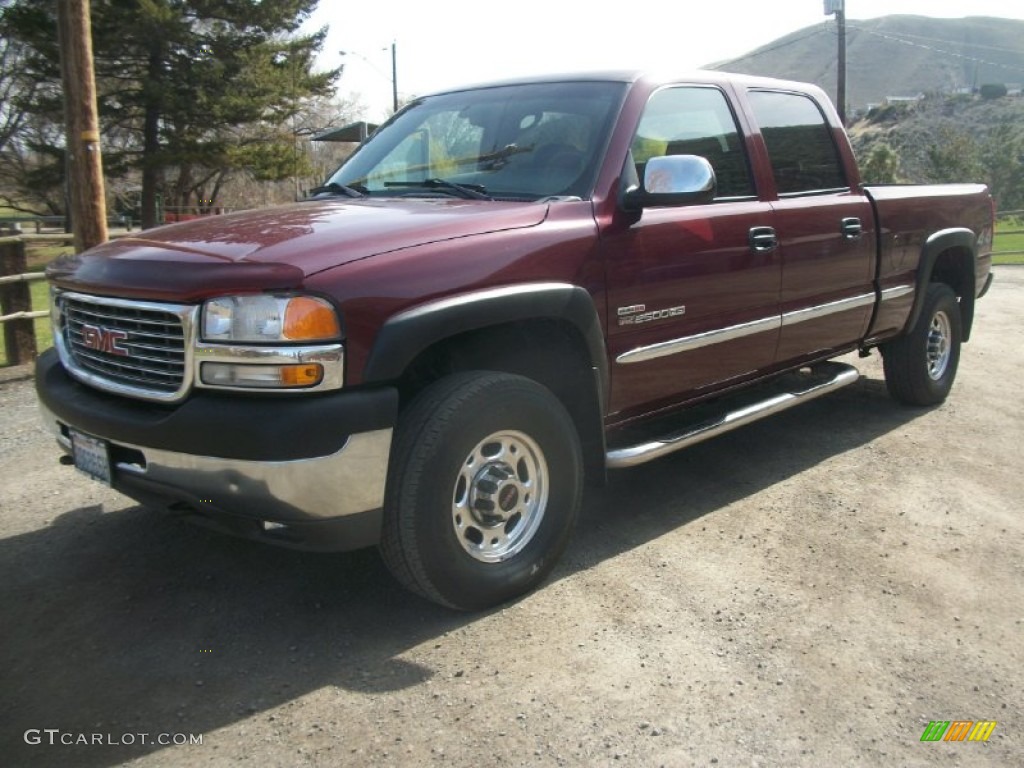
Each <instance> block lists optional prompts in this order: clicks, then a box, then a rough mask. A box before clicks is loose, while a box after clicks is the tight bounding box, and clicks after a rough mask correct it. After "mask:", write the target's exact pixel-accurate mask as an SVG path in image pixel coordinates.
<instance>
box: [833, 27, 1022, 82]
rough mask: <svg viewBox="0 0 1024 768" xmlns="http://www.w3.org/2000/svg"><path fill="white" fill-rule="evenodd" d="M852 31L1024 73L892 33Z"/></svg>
mask: <svg viewBox="0 0 1024 768" xmlns="http://www.w3.org/2000/svg"><path fill="white" fill-rule="evenodd" d="M851 29H855V30H857V31H858V32H863V33H864V34H866V35H874V36H875V37H880V38H882V39H884V40H889V41H891V42H894V43H900V44H901V45H908V46H910V47H911V48H921V49H922V50H925V51H931V52H932V53H939V54H942V55H943V56H951V57H953V58H957V59H963V60H964V61H970V62H973V63H975V64H984V65H986V66H989V67H997V68H999V69H1006V70H1009V71H1011V72H1024V67H1015V66H1013V65H1011V64H1003V63H1001V62H998V61H988V60H987V59H979V58H978V57H976V56H968V55H967V54H964V53H957V52H956V51H947V50H943V49H941V48H935V47H934V46H930V45H924V44H923V43H917V42H914V41H913V40H907V39H905V38H903V37H901V36H899V35H895V34H892V33H887V32H877V31H875V30H873V29H867V28H866V27H851ZM947 42H949V43H950V44H952V45H957V43H954V42H952V41H947Z"/></svg>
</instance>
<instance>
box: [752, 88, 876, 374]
mask: <svg viewBox="0 0 1024 768" xmlns="http://www.w3.org/2000/svg"><path fill="white" fill-rule="evenodd" d="M747 98H748V101H749V104H750V107H751V111H752V113H753V115H754V118H755V120H756V122H757V124H758V126H759V127H760V130H761V135H762V137H763V139H764V143H765V147H766V149H767V153H768V158H769V161H770V164H771V170H772V174H773V176H774V180H775V187H776V199H775V200H774V201H773V202H772V208H773V209H774V211H775V217H774V219H775V221H774V226H775V230H776V234H777V236H778V242H779V252H780V255H781V262H782V292H781V307H780V309H781V312H782V332H781V336H780V338H779V349H778V353H777V355H776V360H777V362H779V363H793V362H797V361H798V360H800V359H807V360H809V359H812V358H815V357H821V356H823V355H824V354H826V353H827V352H828V351H831V350H836V349H839V348H841V347H848V346H850V345H851V344H853V343H854V342H856V341H858V340H859V339H861V338H863V335H864V334H865V333H866V331H867V326H868V322H869V321H870V318H871V312H872V308H873V306H874V302H875V293H874V284H873V277H874V268H875V232H874V231H873V230H874V214H873V212H872V209H871V205H870V203H869V201H868V198H867V197H866V196H865V195H863V194H862V193H861V192H860V191H859V190H857V189H853V188H851V185H850V180H849V179H847V177H846V173H845V171H844V165H843V163H842V161H841V156H840V152H839V145H838V144H837V141H836V137H835V135H834V132H833V129H832V127H831V126H830V125H829V123H828V122H827V121H826V119H825V116H824V114H823V113H822V110H821V108H820V107H819V106H818V104H817V103H816V102H815V101H814V100H813V99H812V98H810V97H809V96H808V95H806V94H803V93H795V92H788V91H774V90H762V89H752V90H749V91H748V92H747Z"/></svg>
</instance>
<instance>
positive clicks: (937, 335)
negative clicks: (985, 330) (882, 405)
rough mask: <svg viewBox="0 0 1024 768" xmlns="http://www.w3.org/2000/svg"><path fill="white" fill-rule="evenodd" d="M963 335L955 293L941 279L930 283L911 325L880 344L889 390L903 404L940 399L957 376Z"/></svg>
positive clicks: (923, 404) (918, 403) (945, 394)
mask: <svg viewBox="0 0 1024 768" xmlns="http://www.w3.org/2000/svg"><path fill="white" fill-rule="evenodd" d="M962 338H963V330H962V323H961V319H960V305H959V303H958V302H957V299H956V294H954V293H953V289H952V288H950V287H949V286H948V285H946V284H944V283H930V284H929V285H928V288H927V293H926V294H925V299H924V306H923V307H922V308H921V315H920V316H919V317H918V319H917V323H915V325H914V327H913V328H911V329H910V332H909V333H907V334H906V335H904V336H901V337H900V338H898V339H896V340H895V341H891V342H889V343H888V344H885V345H883V346H882V360H883V362H884V366H885V384H886V387H887V388H888V389H889V394H890V395H892V396H893V397H894V398H895V399H896V400H898V401H899V402H901V403H905V404H906V405H917V406H928V405H938V404H939V403H941V402H943V401H944V400H945V399H946V396H947V395H948V394H949V390H950V389H951V388H952V386H953V380H954V379H955V378H956V369H957V366H958V365H959V363H960V341H961V339H962Z"/></svg>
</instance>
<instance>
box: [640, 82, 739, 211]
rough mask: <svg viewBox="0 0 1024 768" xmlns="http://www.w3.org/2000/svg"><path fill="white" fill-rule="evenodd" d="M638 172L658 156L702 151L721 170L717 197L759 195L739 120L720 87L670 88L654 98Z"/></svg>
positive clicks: (717, 173) (717, 174)
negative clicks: (741, 137)
mask: <svg viewBox="0 0 1024 768" xmlns="http://www.w3.org/2000/svg"><path fill="white" fill-rule="evenodd" d="M631 149H632V153H633V162H634V163H636V169H637V176H638V178H641V179H642V178H643V173H644V167H645V166H646V164H647V161H648V160H650V159H651V158H652V157H663V156H665V155H698V156H700V157H703V158H705V159H706V160H707V161H708V162H709V163H711V167H712V168H714V169H715V178H716V179H717V181H718V190H717V192H716V197H715V199H720V198H736V197H749V196H752V195H753V194H754V185H753V183H752V181H751V178H750V168H749V165H748V164H747V157H746V153H745V152H744V148H743V142H742V140H741V139H740V132H739V130H738V128H737V127H736V120H735V118H734V117H733V114H732V111H731V110H730V109H729V103H728V102H727V101H726V98H725V94H723V93H722V92H721V91H719V90H718V89H717V88H701V87H681V88H665V89H663V90H660V91H658V92H656V93H655V94H654V95H653V96H651V98H650V101H648V102H647V106H646V108H645V109H644V113H643V116H642V117H641V118H640V125H639V127H638V128H637V132H636V136H635V137H634V139H633V145H632V148H631Z"/></svg>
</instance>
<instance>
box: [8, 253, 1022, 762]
mask: <svg viewBox="0 0 1024 768" xmlns="http://www.w3.org/2000/svg"><path fill="white" fill-rule="evenodd" d="M1022 329H1024V268H1001V269H998V271H997V275H996V283H995V285H994V286H993V288H992V291H991V293H990V294H989V296H987V297H986V298H985V299H984V300H983V301H982V302H981V304H980V307H979V316H978V320H977V324H976V332H975V337H974V339H973V340H972V342H971V343H970V344H968V345H967V346H966V347H965V348H964V354H963V358H962V361H961V368H960V375H959V378H958V381H957V384H956V386H955V387H954V390H953V393H952V395H951V397H950V399H949V400H948V402H947V403H946V404H945V405H944V406H942V407H940V408H937V409H934V410H912V409H906V408H903V407H900V406H898V405H896V404H894V403H893V402H892V401H890V400H889V399H888V397H887V396H886V394H885V389H884V384H883V382H882V378H881V368H880V364H879V361H878V359H877V357H872V358H870V359H868V360H863V361H857V364H858V366H859V367H860V368H861V371H862V372H863V374H864V377H863V378H862V380H861V381H860V382H859V383H858V384H856V385H854V386H852V387H849V388H847V389H846V390H843V391H841V392H839V393H837V394H835V395H832V396H830V397H828V398H825V399H822V400H819V401H816V402H814V403H810V404H808V405H805V406H801V408H798V409H796V410H794V411H790V412H788V413H787V414H784V415H781V416H777V417H775V418H774V419H771V420H768V421H764V422H761V423H759V424H756V425H753V426H751V427H747V428H745V429H743V430H741V431H739V432H735V433H733V434H731V435H727V436H725V437H722V438H719V439H717V440H714V441H711V442H708V443H705V444H703V445H700V446H698V447H696V448H693V449H691V450H689V451H687V452H684V453H681V454H677V455H676V456H674V457H670V458H667V459H662V460H660V461H658V462H655V463H652V464H649V465H647V466H644V467H641V468H638V469H635V470H631V471H628V472H623V473H620V474H616V475H614V477H613V482H612V484H611V486H610V487H609V488H607V489H605V490H603V491H599V492H598V491H590V492H588V495H587V497H586V500H585V503H584V510H583V514H582V518H581V521H580V524H579V527H578V530H577V533H576V536H575V539H574V541H573V543H572V544H571V545H570V548H569V551H568V553H567V556H566V557H565V559H564V561H563V562H562V563H561V565H560V566H559V567H558V569H557V570H556V572H555V574H554V576H553V577H552V579H551V580H550V581H549V582H548V583H547V584H546V585H545V586H544V587H543V588H542V589H540V590H539V591H537V592H536V593H534V594H532V595H530V596H528V597H526V598H524V599H522V600H520V601H518V602H516V603H514V604H512V605H509V606H507V607H505V608H503V609H500V610H496V611H493V612H490V613H486V614H481V615H462V614H456V613H451V612H448V611H445V610H442V609H439V608H436V607H434V606H433V605H431V604H428V603H426V602H423V601H422V600H419V599H417V598H415V597H413V596H411V595H409V594H406V593H405V592H403V591H402V590H401V589H400V588H399V587H397V586H396V585H395V583H394V582H393V581H392V580H391V579H390V577H389V576H388V574H387V572H386V571H385V570H384V567H383V566H382V564H381V562H380V560H379V559H378V557H377V555H376V554H375V553H374V552H372V551H370V552H360V553H355V554H348V555H309V554H303V553H298V552H290V551H285V550H276V549H272V548H268V547H263V546H260V545H256V544H252V543H247V542H243V541H236V540H232V539H229V538H225V537H221V536H218V535H216V534H214V533H209V532H206V531H204V530H200V529H195V528H192V527H188V526H186V525H185V524H183V523H181V522H178V521H175V520H171V519H167V518H164V517H162V516H160V515H159V514H157V513H155V512H152V511H149V510H146V509H143V508H140V507H139V506H137V505H135V504H134V503H132V502H130V501H128V500H126V499H125V498H123V497H120V496H119V495H117V494H116V493H114V492H112V491H110V490H109V489H106V488H104V487H103V486H101V485H99V484H98V483H95V482H93V481H91V480H88V479H86V478H85V477H84V476H81V475H79V474H78V473H76V472H75V471H74V470H72V469H69V468H67V467H62V466H60V465H59V464H58V463H57V455H58V451H57V449H56V447H55V445H54V444H53V443H52V442H51V441H50V439H49V438H48V437H47V436H46V435H44V434H43V433H42V432H41V430H40V429H39V428H38V427H37V414H36V408H35V405H34V399H33V394H32V389H31V382H30V381H26V380H21V381H9V382H7V383H5V384H0V609H2V613H0V622H2V628H0V652H2V660H3V662H2V666H0V755H4V757H2V758H0V761H2V762H3V763H4V764H6V765H12V766H29V765H31V766H35V765H54V766H65V765H80V766H91V767H97V768H99V767H101V766H114V765H132V766H145V767H146V768H151V767H155V766H178V765H203V766H229V765H232V766H233V765H238V764H240V763H243V764H252V765H259V766H305V765H331V766H369V765H372V766H378V765H380V766H421V765H423V766H426V765H435V764H436V765H449V766H452V765H454V766H492V765H494V766H505V765H507V766H556V765H564V766H588V767H589V766H604V765H636V766H658V765H664V766H688V765H719V766H780V765H787V766H826V765H827V766H840V765H844V766H845V765H864V766H878V765H906V766H918V765H942V766H946V765H953V766H956V765H964V766H967V765H970V766H976V765H989V766H1010V765H1022V764H1024V735H1022V729H1024V719H1022V714H1024V713H1022V702H1024V663H1022V654H1024V642H1022V641H1024V608H1022V606H1024V558H1022V552H1024V516H1022V514H1021V511H1022V506H1024V505H1022V499H1024V462H1022V460H1021V453H1020V451H1021V450H1022V439H1024V415H1022V409H1021V395H1020V382H1021V378H1022V374H1024V330H1022ZM933 720H942V721H946V720H949V721H954V720H973V721H978V720H992V721H996V722H997V725H996V727H995V730H994V731H993V732H992V735H991V737H990V739H989V740H988V742H986V743H977V742H971V743H968V742H963V743H953V742H939V743H923V742H921V741H920V738H921V735H922V733H923V731H924V729H925V728H926V726H927V725H928V723H929V721H933ZM143 734H145V736H143ZM163 734H167V735H166V736H165V735H163ZM190 736H191V737H199V736H201V738H202V744H201V745H200V744H193V745H180V746H176V745H167V746H165V745H162V744H160V743H157V742H158V741H159V740H162V741H172V742H173V741H175V740H177V741H181V740H188V739H189V737H190ZM94 740H99V741H101V742H102V743H82V742H83V741H84V742H92V741H94ZM51 741H52V742H53V743H52V744H51V743H50V742H51ZM62 741H63V742H68V741H70V742H77V743H73V744H71V745H68V744H62ZM31 742H39V743H31Z"/></svg>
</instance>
